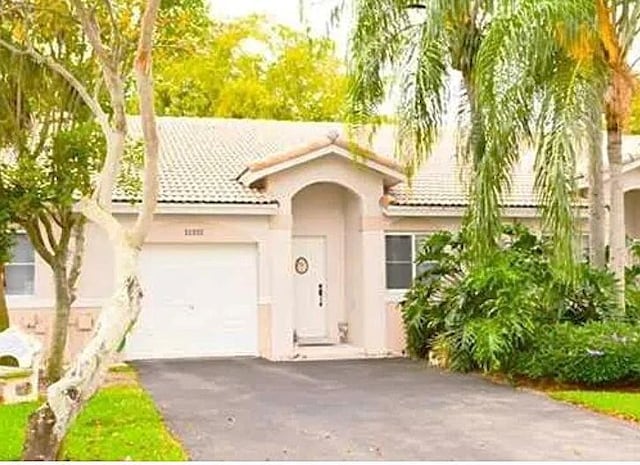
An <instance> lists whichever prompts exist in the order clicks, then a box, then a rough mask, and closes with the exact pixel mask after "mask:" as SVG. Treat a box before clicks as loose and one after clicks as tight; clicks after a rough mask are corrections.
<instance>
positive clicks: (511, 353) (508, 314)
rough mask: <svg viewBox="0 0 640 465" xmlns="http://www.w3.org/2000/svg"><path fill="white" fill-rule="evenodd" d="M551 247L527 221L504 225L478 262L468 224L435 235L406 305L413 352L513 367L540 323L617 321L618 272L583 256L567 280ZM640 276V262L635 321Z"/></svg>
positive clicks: (466, 364) (457, 362) (632, 281)
mask: <svg viewBox="0 0 640 465" xmlns="http://www.w3.org/2000/svg"><path fill="white" fill-rule="evenodd" d="M548 246H549V244H548V243H546V242H545V240H543V239H542V238H541V237H539V236H536V235H534V234H532V233H531V232H530V231H528V230H527V229H526V228H524V227H523V226H520V225H511V226H505V228H504V234H503V244H502V246H501V247H500V248H499V249H497V250H496V251H495V252H494V253H492V254H491V255H490V256H487V257H484V258H483V260H482V261H480V262H479V261H473V260H472V259H471V257H470V256H469V254H468V252H467V250H468V247H467V242H466V237H465V232H464V230H463V231H461V232H459V233H456V234H452V233H450V232H440V233H437V234H434V235H432V236H431V237H430V238H429V239H427V240H426V241H425V243H424V244H423V245H422V246H421V250H420V252H419V254H418V257H417V261H418V264H424V263H427V262H428V263H429V264H430V266H429V267H426V268H425V271H424V272H423V273H422V274H421V275H420V276H418V277H417V278H416V280H415V281H414V284H413V286H412V288H411V289H410V290H409V292H408V293H407V295H406V300H405V302H404V303H403V306H402V314H403V319H404V324H405V330H406V334H407V347H408V350H409V353H410V354H411V355H412V356H415V357H420V358H424V357H426V356H427V354H428V353H429V352H430V351H431V352H432V353H433V355H435V356H436V358H437V359H438V361H439V362H440V364H442V365H445V366H448V367H450V368H452V369H455V370H461V371H468V370H473V369H478V368H479V369H483V370H486V371H493V370H500V371H509V370H510V369H511V367H512V366H513V364H514V363H515V360H516V359H519V358H520V357H519V356H518V354H520V353H523V352H528V351H529V349H530V348H531V345H532V344H533V342H534V334H538V333H541V332H543V330H540V328H541V327H546V326H550V325H553V324H556V323H565V322H566V323H571V324H573V325H584V324H587V323H589V322H596V321H610V320H614V319H616V320H619V319H620V318H619V308H618V304H617V300H616V293H615V278H614V276H613V274H612V273H611V272H609V271H607V270H600V269H595V268H593V267H590V266H589V265H588V264H586V263H583V264H579V265H577V267H576V268H575V270H574V271H575V273H574V274H573V276H572V279H570V280H568V279H565V278H563V277H562V276H559V275H557V274H556V273H554V270H553V269H552V267H551V265H550V261H549V258H548V257H549V254H548V253H547V251H548V249H549V247H548ZM639 281H640V267H638V268H637V269H635V268H633V269H629V270H627V294H626V296H627V305H628V309H627V314H628V315H630V317H629V319H630V320H632V321H637V315H638V314H640V290H639V289H640V288H639V286H638V285H637V283H638V282H639Z"/></svg>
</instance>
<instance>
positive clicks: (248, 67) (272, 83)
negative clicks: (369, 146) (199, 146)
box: [129, 16, 346, 121]
mask: <svg viewBox="0 0 640 465" xmlns="http://www.w3.org/2000/svg"><path fill="white" fill-rule="evenodd" d="M202 31H203V29H202V28H200V29H198V34H200V35H198V40H197V41H195V42H194V41H191V42H190V43H191V44H194V43H195V44H196V46H195V47H193V49H192V50H190V51H189V52H190V53H181V54H175V53H170V52H169V51H167V50H166V47H163V45H164V44H162V43H161V44H159V46H158V47H157V51H158V53H157V54H156V55H155V71H154V74H155V80H156V89H155V91H156V107H157V111H158V114H161V115H173V116H218V117H231V118H271V119H281V120H313V121H320V120H339V119H341V117H342V105H343V102H344V98H345V95H346V78H345V77H344V75H343V70H342V64H341V62H340V60H338V59H337V57H336V56H335V50H334V44H333V42H332V41H331V40H329V39H326V38H312V37H310V36H309V35H308V34H307V33H303V32H299V31H295V30H293V29H291V28H288V27H285V26H281V25H273V24H270V23H268V22H267V21H266V19H265V18H263V17H261V16H248V17H245V18H241V19H238V20H236V21H233V22H218V21H215V20H211V21H210V23H209V27H208V28H207V29H206V35H204V36H203V35H201V33H202ZM129 111H130V112H135V111H136V105H135V102H132V104H131V105H130V106H129Z"/></svg>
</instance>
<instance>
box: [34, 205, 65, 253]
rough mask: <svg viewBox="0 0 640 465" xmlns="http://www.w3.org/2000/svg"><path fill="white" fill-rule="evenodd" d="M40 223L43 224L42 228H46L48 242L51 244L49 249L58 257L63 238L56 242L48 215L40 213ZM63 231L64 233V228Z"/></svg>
mask: <svg viewBox="0 0 640 465" xmlns="http://www.w3.org/2000/svg"><path fill="white" fill-rule="evenodd" d="M38 221H39V222H40V223H42V226H43V227H44V232H45V233H46V235H47V241H48V242H49V249H50V250H51V251H53V255H56V254H57V253H58V252H59V247H60V246H61V244H62V237H60V239H59V240H56V236H55V234H54V233H53V228H52V227H51V221H49V218H47V215H46V214H43V213H39V214H38ZM38 229H40V228H38ZM62 230H63V231H64V228H62ZM43 243H44V242H43Z"/></svg>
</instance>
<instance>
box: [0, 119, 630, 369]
mask: <svg viewBox="0 0 640 465" xmlns="http://www.w3.org/2000/svg"><path fill="white" fill-rule="evenodd" d="M131 127H132V132H134V133H135V132H137V131H139V130H140V128H139V124H138V122H137V120H136V119H132V120H131ZM158 129H159V135H160V140H161V162H160V164H161V173H160V203H159V205H158V209H157V215H156V217H155V220H154V223H153V227H152V230H151V233H150V234H149V236H148V239H147V242H146V244H145V246H144V248H143V252H142V255H141V262H140V276H141V280H142V284H143V288H144V292H145V298H144V309H143V312H142V314H141V317H140V320H139V322H138V324H137V326H136V328H135V329H134V331H133V333H132V334H131V335H130V336H129V338H128V340H127V343H126V346H125V349H124V354H123V356H124V358H125V359H145V358H183V357H204V356H239V355H244V356H262V357H265V358H267V359H271V360H291V359H296V358H305V357H306V358H314V357H315V358H322V357H341V356H344V357H359V356H384V355H388V354H400V353H402V351H403V348H404V339H403V331H402V321H401V317H400V313H399V312H398V309H397V303H398V302H399V301H400V300H401V299H402V297H403V295H404V292H405V290H406V289H407V288H408V287H409V286H410V284H411V281H412V278H413V276H414V275H415V273H416V265H415V263H414V258H415V254H416V249H417V248H418V244H419V242H420V240H421V239H422V238H424V237H425V236H426V235H428V234H430V233H431V232H434V231H438V230H442V229H456V228H458V227H459V225H460V222H461V219H462V215H463V213H464V211H465V208H466V205H467V195H466V188H465V187H464V182H463V181H462V179H461V178H462V177H463V176H462V172H461V170H460V169H458V168H457V164H456V160H455V150H454V147H455V145H454V142H453V140H454V139H453V137H450V136H447V135H444V136H443V138H442V141H441V142H440V143H439V145H438V146H437V147H436V148H435V150H434V152H433V154H432V156H431V158H430V159H429V160H428V161H427V162H426V164H425V165H424V167H423V168H422V170H421V171H420V172H419V173H418V174H417V175H416V176H415V178H414V179H412V180H411V182H409V180H407V179H406V177H405V175H404V173H403V170H402V167H401V166H399V164H398V163H397V162H396V161H395V160H394V155H393V154H394V137H393V130H392V128H390V127H382V128H380V130H379V131H378V132H377V134H376V136H375V137H374V138H373V139H372V140H371V142H370V143H369V142H367V143H362V144H360V145H359V146H356V145H354V144H353V143H352V142H347V138H346V137H345V128H344V127H343V126H342V125H341V124H338V123H307V122H282V121H257V120H231V119H229V120H225V119H211V118H174V117H163V118H159V120H158ZM363 155H364V156H363ZM628 166H630V167H632V168H630V169H628V170H627V174H628V179H629V182H628V183H625V188H626V189H627V190H628V191H629V193H628V194H627V195H628V202H629V204H628V205H629V209H632V208H637V205H638V203H639V202H638V200H639V199H640V197H639V196H640V169H639V168H640V166H636V162H635V161H633V160H631V161H630V163H629V164H628ZM128 200H130V199H127V198H125V196H124V195H122V194H117V193H116V195H115V198H114V211H115V212H116V213H117V216H118V217H119V218H120V220H121V221H123V222H130V221H132V220H133V218H134V216H133V215H134V213H135V207H133V206H132V205H131V204H130V203H128ZM503 203H504V205H503V206H504V216H505V218H506V219H507V220H518V221H520V222H523V223H526V224H529V225H533V226H535V224H536V223H537V218H538V211H537V201H536V198H535V196H534V195H533V174H532V167H531V164H530V163H529V162H528V159H527V158H526V157H525V159H524V161H523V163H522V164H521V165H520V166H519V167H518V168H517V169H516V171H515V172H514V183H513V188H512V191H511V192H510V194H509V195H507V196H506V197H505V199H504V202H503ZM628 219H629V221H628V225H629V226H628V227H629V231H630V232H632V233H633V234H634V235H637V236H640V234H636V233H640V220H638V217H637V216H635V215H628ZM87 236H88V239H87V251H86V258H85V263H84V268H83V272H82V276H81V279H80V283H79V292H78V299H77V301H76V302H75V303H74V306H73V312H72V318H71V328H70V342H69V352H70V353H73V352H75V351H77V350H78V349H79V348H80V347H82V345H83V344H84V343H85V341H86V340H87V339H88V338H89V337H90V335H91V332H92V330H93V327H94V324H95V322H96V315H97V312H98V311H99V308H100V306H101V304H102V302H103V301H104V299H105V297H107V296H108V295H109V294H110V291H111V287H112V267H113V263H112V256H111V250H110V246H109V243H108V241H107V240H106V237H105V235H104V234H103V233H102V232H101V231H100V230H98V228H97V227H95V226H93V225H90V226H89V229H88V232H87ZM6 288H7V293H8V294H9V296H8V303H9V307H10V310H11V319H12V322H13V324H15V325H18V326H20V327H23V328H25V329H26V330H27V331H29V332H31V333H34V334H37V335H40V336H42V337H43V338H46V337H47V336H48V335H49V334H50V331H51V328H52V322H53V311H52V308H53V297H54V292H53V285H52V281H51V274H50V271H49V269H48V267H47V266H46V264H45V263H44V262H43V261H42V260H40V259H39V258H38V256H37V255H36V254H34V251H33V249H32V248H31V246H30V244H29V242H28V240H27V239H26V238H25V237H24V236H20V237H19V240H18V244H17V246H16V253H15V256H14V261H13V262H12V263H10V264H9V265H8V266H7V278H6Z"/></svg>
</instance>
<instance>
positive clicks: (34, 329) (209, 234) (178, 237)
mask: <svg viewBox="0 0 640 465" xmlns="http://www.w3.org/2000/svg"><path fill="white" fill-rule="evenodd" d="M118 217H119V219H120V220H121V221H122V222H123V223H131V222H132V221H133V219H134V217H133V216H132V215H119V216H118ZM268 228H269V217H268V216H257V215H256V216H244V215H207V216H205V215H157V216H156V218H155V220H154V222H153V225H152V228H151V231H150V234H149V236H148V239H147V242H148V243H194V244H195V243H219V242H229V243H257V244H258V249H259V251H262V252H263V253H260V252H259V254H258V255H259V262H258V307H259V308H258V309H256V311H258V312H259V313H258V321H259V323H263V324H264V323H265V321H267V320H268V318H269V317H270V308H269V303H270V289H269V287H268V283H269V266H268V263H267V262H266V260H267V254H266V253H264V251H265V249H266V248H267V244H266V241H267V239H268V232H269V229H268ZM187 229H190V230H202V232H201V234H200V235H187V234H185V230H187ZM112 257H113V254H112V253H111V246H110V244H109V242H108V240H107V238H106V235H105V234H104V233H103V232H102V231H101V230H100V229H99V228H98V227H97V226H95V225H91V224H90V225H88V227H87V233H86V253H85V259H84V266H83V270H82V274H81V276H80V279H79V282H78V298H77V301H76V303H75V304H74V305H73V310H72V316H71V322H70V325H69V343H68V351H67V352H68V355H69V354H73V353H75V352H76V351H77V350H78V349H79V348H81V347H82V346H83V345H84V343H85V342H86V341H87V340H88V338H89V337H90V335H91V332H92V331H93V329H94V324H95V320H96V315H97V312H98V309H99V308H100V306H101V304H102V302H103V300H104V299H105V298H107V297H108V296H109V295H110V294H111V290H112V287H113V258H112ZM7 301H8V305H9V308H10V317H11V323H12V325H13V324H15V325H17V326H19V327H21V328H23V329H25V330H26V331H28V332H29V333H31V334H34V335H36V336H38V337H39V338H40V339H41V340H42V341H43V343H44V345H45V348H46V347H47V346H48V344H49V337H50V333H51V328H52V322H53V316H54V315H53V310H52V309H53V305H54V288H53V283H52V279H51V272H50V270H49V267H48V265H47V264H46V263H45V262H43V261H42V260H40V259H39V258H38V257H37V256H36V264H35V279H34V294H33V295H31V296H9V297H8V299H7ZM258 337H259V345H260V348H261V349H264V350H265V352H264V355H266V356H268V353H269V352H268V351H267V346H269V344H270V333H269V331H268V329H267V328H264V327H262V326H260V327H259V335H258Z"/></svg>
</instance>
